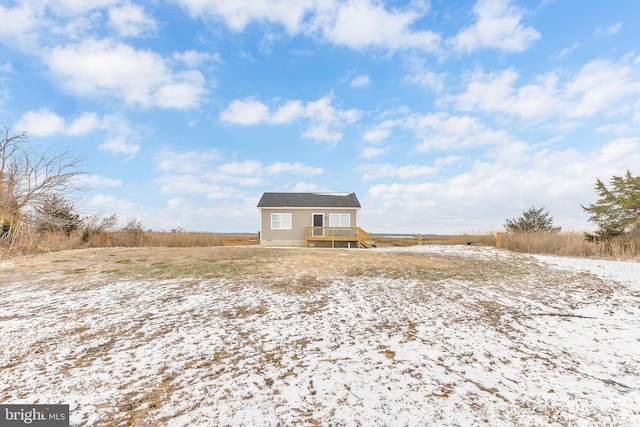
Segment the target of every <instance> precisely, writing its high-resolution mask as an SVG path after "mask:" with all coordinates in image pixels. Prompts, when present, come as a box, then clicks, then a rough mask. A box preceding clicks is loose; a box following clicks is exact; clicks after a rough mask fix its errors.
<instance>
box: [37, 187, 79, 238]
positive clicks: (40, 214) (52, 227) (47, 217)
mask: <svg viewBox="0 0 640 427" xmlns="http://www.w3.org/2000/svg"><path fill="white" fill-rule="evenodd" d="M34 213H35V222H36V226H37V229H38V231H41V232H43V231H45V232H46V231H64V232H65V234H66V235H67V236H69V235H70V234H71V232H72V231H73V230H76V229H77V228H78V227H79V226H80V223H81V221H80V215H78V214H77V213H75V212H74V207H73V205H72V204H71V203H69V202H67V201H66V200H65V199H64V198H63V197H62V196H59V195H57V194H54V195H52V196H48V197H46V198H45V199H44V200H43V201H42V203H41V204H39V205H37V206H36V207H35V209H34Z"/></svg>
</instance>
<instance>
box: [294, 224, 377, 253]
mask: <svg viewBox="0 0 640 427" xmlns="http://www.w3.org/2000/svg"><path fill="white" fill-rule="evenodd" d="M318 241H325V242H331V247H335V242H347V244H348V246H350V243H351V242H353V243H354V244H355V245H356V247H366V248H370V247H372V246H373V236H371V234H369V233H367V232H366V231H364V230H363V229H362V228H360V227H307V229H306V237H305V242H306V246H307V247H308V246H309V242H318Z"/></svg>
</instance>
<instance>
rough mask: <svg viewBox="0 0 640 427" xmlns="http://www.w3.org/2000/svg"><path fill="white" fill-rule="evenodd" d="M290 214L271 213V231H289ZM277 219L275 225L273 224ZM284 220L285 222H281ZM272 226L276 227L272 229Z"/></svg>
mask: <svg viewBox="0 0 640 427" xmlns="http://www.w3.org/2000/svg"><path fill="white" fill-rule="evenodd" d="M291 216H292V215H291V214H290V213H272V214H271V229H272V230H291V223H292V218H291ZM276 218H277V224H276V223H275V222H274V219H276ZM284 218H287V220H286V221H283V219H284ZM274 224H275V225H277V227H274Z"/></svg>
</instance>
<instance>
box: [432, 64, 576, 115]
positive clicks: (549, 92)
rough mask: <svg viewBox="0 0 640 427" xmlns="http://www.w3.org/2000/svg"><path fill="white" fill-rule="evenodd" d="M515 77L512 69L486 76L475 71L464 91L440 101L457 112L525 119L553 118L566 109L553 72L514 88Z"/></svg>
mask: <svg viewBox="0 0 640 427" xmlns="http://www.w3.org/2000/svg"><path fill="white" fill-rule="evenodd" d="M518 78H519V74H518V72H517V71H516V70H514V69H508V70H504V71H502V72H500V73H489V74H485V73H482V72H475V73H474V74H473V75H472V76H471V79H470V81H469V83H468V84H467V89H466V92H464V93H462V94H460V95H456V96H451V97H443V98H442V100H443V101H445V102H447V101H449V102H453V104H454V106H455V107H456V108H457V109H458V110H463V111H473V110H481V111H490V112H500V113H506V114H511V115H517V116H520V117H522V118H525V119H531V118H540V117H546V116H553V115H555V114H557V113H559V112H561V111H567V110H568V109H569V106H568V105H567V103H566V102H565V101H564V100H563V99H562V96H561V94H560V92H559V88H558V77H557V76H556V75H555V74H554V73H549V74H546V75H542V76H539V77H538V79H537V81H536V82H535V83H534V84H529V85H524V86H522V87H520V88H516V87H515V83H516V81H517V80H518Z"/></svg>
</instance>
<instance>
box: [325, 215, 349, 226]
mask: <svg viewBox="0 0 640 427" xmlns="http://www.w3.org/2000/svg"><path fill="white" fill-rule="evenodd" d="M345 218H346V221H345ZM345 222H346V224H345ZM329 227H351V215H350V214H342V213H340V214H338V213H332V214H329Z"/></svg>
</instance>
